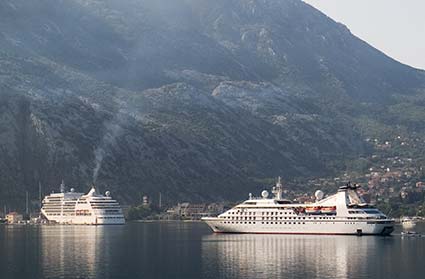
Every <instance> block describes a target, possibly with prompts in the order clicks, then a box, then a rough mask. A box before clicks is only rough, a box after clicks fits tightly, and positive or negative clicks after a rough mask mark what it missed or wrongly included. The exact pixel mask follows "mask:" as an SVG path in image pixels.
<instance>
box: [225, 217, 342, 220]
mask: <svg viewBox="0 0 425 279" xmlns="http://www.w3.org/2000/svg"><path fill="white" fill-rule="evenodd" d="M224 218H225V219H232V220H255V217H233V216H232V217H230V216H224ZM239 218H240V219H239ZM251 218H252V219H251ZM261 218H262V220H273V218H275V219H274V220H278V219H280V220H283V219H285V220H286V219H294V220H306V219H310V220H317V219H319V220H334V219H335V217H261ZM269 218H270V219H269ZM348 219H350V217H349V218H348Z"/></svg>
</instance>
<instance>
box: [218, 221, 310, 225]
mask: <svg viewBox="0 0 425 279" xmlns="http://www.w3.org/2000/svg"><path fill="white" fill-rule="evenodd" d="M221 223H224V224H249V225H250V224H252V225H255V224H256V222H237V221H236V222H235V221H222V222H221ZM261 224H266V225H268V224H270V225H273V224H275V225H278V224H280V225H282V224H284V225H287V224H288V225H305V222H261Z"/></svg>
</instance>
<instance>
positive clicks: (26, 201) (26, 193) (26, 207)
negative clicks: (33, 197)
mask: <svg viewBox="0 0 425 279" xmlns="http://www.w3.org/2000/svg"><path fill="white" fill-rule="evenodd" d="M25 213H26V214H27V216H28V213H29V209H28V191H26V192H25Z"/></svg>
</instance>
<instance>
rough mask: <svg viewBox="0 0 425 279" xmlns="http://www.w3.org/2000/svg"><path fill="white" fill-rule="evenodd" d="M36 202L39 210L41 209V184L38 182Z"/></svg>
mask: <svg viewBox="0 0 425 279" xmlns="http://www.w3.org/2000/svg"><path fill="white" fill-rule="evenodd" d="M38 202H39V203H40V208H41V203H42V200H41V182H40V181H38Z"/></svg>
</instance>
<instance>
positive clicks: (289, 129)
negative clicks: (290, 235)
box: [0, 0, 425, 205]
mask: <svg viewBox="0 0 425 279" xmlns="http://www.w3.org/2000/svg"><path fill="white" fill-rule="evenodd" d="M424 88H425V74H424V72H423V71H420V70H416V69H413V68H410V67H408V66H406V65H402V64H400V63H398V62H396V61H394V60H392V59H391V58H389V57H387V56H385V55H384V54H382V53H381V52H379V51H378V50H376V49H374V48H372V47H370V46H369V45H367V44H366V43H365V42H363V41H361V40H360V39H358V38H356V37H354V36H353V35H352V34H351V33H350V31H349V30H348V29H347V28H346V27H345V26H343V25H341V24H339V23H335V22H334V21H332V20H331V19H330V18H328V17H326V16H325V15H323V14H322V13H320V12H318V11H317V10H315V9H314V8H312V7H310V6H309V5H307V4H305V3H303V2H301V1H298V0H285V1H277V0H271V1H262V0H250V1H248V0H231V1H224V0H219V1H209V0H202V1H199V0H198V1H195V0H178V1H173V2H172V3H170V1H165V0H160V1H153V0H143V1H134V0H124V1H119V3H118V2H117V1H112V0H105V1H95V0H73V1H53V0H36V1H31V2H28V1H23V0H20V1H10V0H6V1H2V3H0V106H1V107H2V110H1V111H0V154H1V157H0V158H1V159H0V202H3V203H5V202H6V201H7V203H9V204H11V205H16V204H22V202H21V201H22V198H23V197H24V192H25V191H29V192H30V193H31V195H32V196H33V197H35V196H36V193H37V190H38V183H39V182H40V183H41V184H42V185H44V189H45V191H46V192H49V191H51V190H52V189H54V188H55V187H56V185H57V184H58V183H59V182H60V181H61V179H62V178H63V179H65V181H66V182H68V184H70V185H73V186H75V185H76V188H80V190H86V188H87V186H88V184H89V183H91V182H92V181H93V180H96V181H97V183H98V185H99V187H100V188H101V189H104V188H108V189H109V190H112V192H113V193H116V195H117V196H118V198H119V199H120V200H121V201H122V202H123V203H133V202H135V201H136V200H137V199H138V197H139V194H140V193H144V194H148V195H152V196H154V195H157V194H158V192H162V193H163V195H164V196H165V197H166V198H168V200H170V201H175V200H182V199H187V200H194V201H200V200H223V199H237V198H240V197H241V193H245V192H246V193H247V192H249V191H255V190H257V189H258V185H259V184H261V183H262V182H263V181H264V179H267V178H270V177H273V176H277V175H282V176H284V177H287V178H288V179H292V178H296V177H312V176H313V177H317V176H322V175H332V173H335V172H337V171H340V170H343V169H344V168H346V166H345V164H344V161H346V160H349V159H350V158H356V157H358V156H361V155H362V154H369V153H370V152H373V147H372V146H371V145H369V144H368V143H367V142H365V141H364V138H365V137H367V135H368V134H369V133H370V132H371V131H370V129H368V127H370V125H369V126H368V124H367V123H370V121H372V120H373V121H376V122H377V123H378V124H382V125H389V126H390V127H391V125H395V126H397V127H398V128H400V127H401V128H403V129H405V130H406V131H407V133H408V132H409V131H410V130H416V131H419V132H423V131H424V129H423V124H421V123H422V122H421V121H417V119H418V118H419V119H420V117H421V115H420V112H418V111H420V102H423V100H424V92H425V91H424ZM401 108H402V111H400V109H401ZM418 109H419V110H418ZM406 111H410V112H412V113H410V114H407V115H406V114H405V112H406ZM417 113H419V115H418V114H417ZM386 115H389V116H391V117H386ZM365 123H366V124H365Z"/></svg>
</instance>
